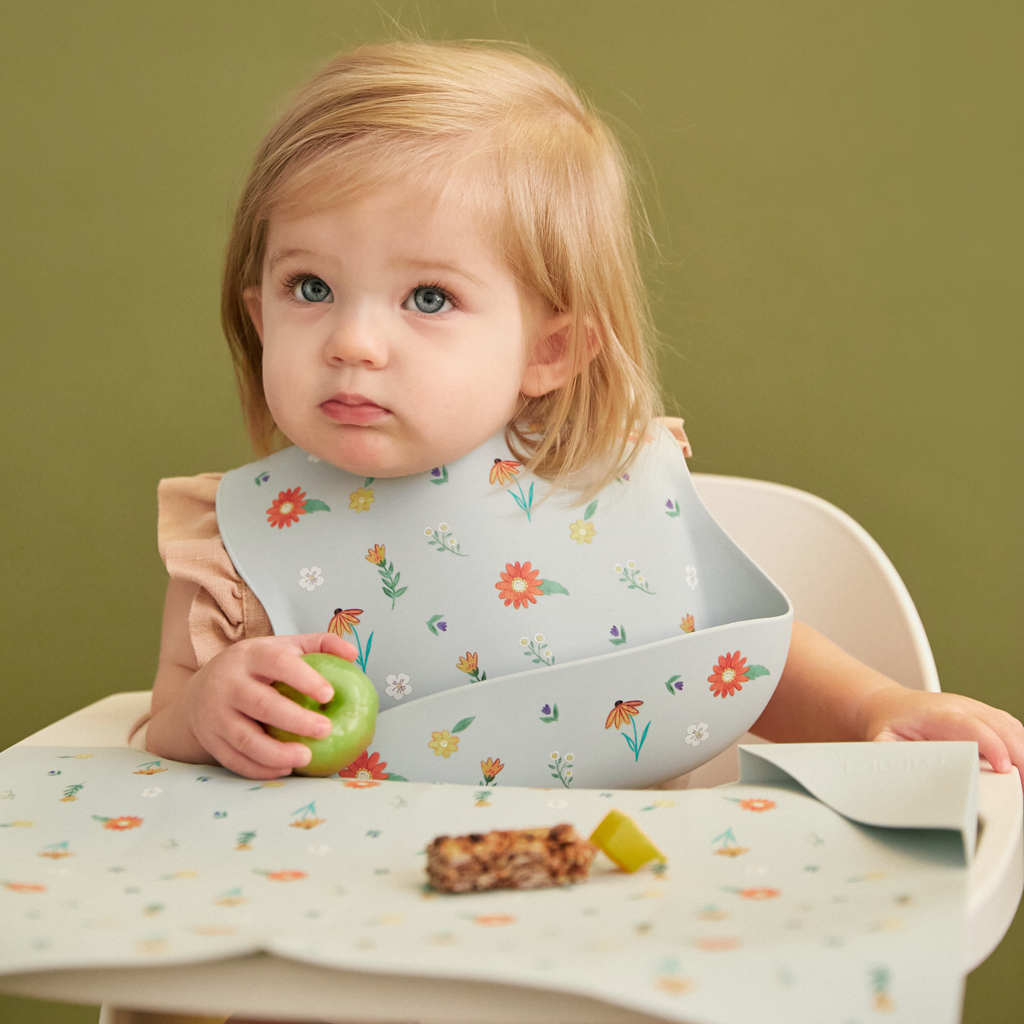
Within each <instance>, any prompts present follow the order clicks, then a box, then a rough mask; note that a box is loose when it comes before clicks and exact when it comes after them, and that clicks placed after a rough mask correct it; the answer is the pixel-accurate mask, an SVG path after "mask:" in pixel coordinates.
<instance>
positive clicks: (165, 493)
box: [156, 473, 223, 549]
mask: <svg viewBox="0 0 1024 1024" xmlns="http://www.w3.org/2000/svg"><path fill="white" fill-rule="evenodd" d="M222 476H223V474H222V473H200V474H198V476H174V477H168V478H166V479H164V480H161V481H160V483H159V485H158V486H157V491H156V495H157V510H158V511H157V543H158V544H159V546H160V548H161V549H162V548H163V547H164V546H165V545H166V544H168V543H170V542H171V541H176V540H211V539H212V538H214V537H217V536H219V531H218V529H217V487H218V485H219V484H220V480H221V477H222Z"/></svg>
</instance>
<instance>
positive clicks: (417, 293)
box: [246, 185, 561, 477]
mask: <svg viewBox="0 0 1024 1024" xmlns="http://www.w3.org/2000/svg"><path fill="white" fill-rule="evenodd" d="M480 219H481V218H480V217H479V216H474V213H473V211H472V210H471V209H467V208H464V207H460V206H458V205H457V204H456V203H454V202H447V203H439V202H438V201H437V200H436V199H434V198H433V197H431V196H429V195H427V194H425V193H423V192H421V191H420V190H418V189H417V188H416V187H414V186H411V185H404V186H402V187H397V186H396V187H392V188H388V189H386V190H384V191H381V192H379V193H375V194H372V195H370V196H368V197H366V198H361V199H357V200H353V201H351V202H347V203H345V204H343V205H341V206H338V207H334V208H331V209H327V210H324V211H319V212H315V213H308V214H302V215H296V216H290V217H284V216H273V217H272V218H271V220H270V227H269V233H268V239H267V253H266V258H265V260H264V266H263V278H262V282H261V286H260V289H259V290H258V291H257V290H255V289H254V290H253V291H252V292H250V293H249V294H248V295H247V296H246V299H247V303H248V306H249V311H250V314H251V315H252V318H253V322H254V323H255V325H256V329H257V331H258V332H259V335H260V339H261V340H262V342H263V386H264V390H265V392H266V397H267V403H268V405H269V407H270V411H271V412H272V413H273V415H274V419H275V421H276V422H277V424H278V426H279V427H280V428H281V430H282V431H283V432H284V434H285V435H286V436H287V437H288V438H289V439H290V440H291V441H293V442H294V443H295V444H297V445H299V446H300V447H301V448H304V449H305V450H306V451H308V452H310V453H311V454H313V455H316V456H318V457H320V458H321V459H324V460H326V461H328V462H331V463H333V464H334V465H336V466H341V467H342V468H343V469H346V470H348V471H349V472H351V473H355V474H357V475H365V476H381V477H387V476H402V475H405V474H410V473H418V472H422V471H424V470H428V469H431V468H432V467H434V466H437V465H441V464H442V463H445V462H451V461H454V460H455V459H457V458H459V457H460V456H462V455H465V454H467V453H468V452H470V451H472V449H474V448H475V447H477V446H478V445H479V444H481V443H482V442H484V441H485V440H486V439H487V438H488V437H490V436H492V435H493V434H495V433H496V432H497V431H499V430H500V429H501V428H503V427H504V426H505V425H506V424H507V423H508V422H509V420H510V418H511V417H512V413H513V410H514V408H515V405H516V401H517V398H518V396H519V393H520V387H521V385H523V381H524V371H525V370H526V368H527V367H528V365H529V363H530V353H531V352H533V351H534V348H535V346H534V344H533V342H534V340H535V338H534V335H536V338H539V339H542V338H544V337H546V336H547V335H548V334H550V332H551V331H552V330H554V329H557V327H558V326H559V325H560V322H561V321H560V320H559V318H557V317H555V316H545V315H543V314H542V313H541V312H540V311H539V310H534V309H533V308H532V307H533V305H534V304H533V303H530V302H524V301H523V297H522V295H521V292H520V289H519V288H518V286H517V284H516V281H515V280H514V278H513V277H512V275H511V273H510V272H509V270H508V268H507V267H506V266H505V265H504V264H503V262H502V261H501V259H500V258H499V256H498V255H497V253H496V252H495V251H494V246H493V243H492V241H491V239H490V237H489V235H488V233H487V232H486V231H485V230H484V228H482V227H481V226H480V224H479V221H480ZM528 334H529V336H528ZM542 347H543V346H542ZM528 393H536V394H540V393H543V391H537V390H536V387H533V389H532V390H530V389H529V388H528Z"/></svg>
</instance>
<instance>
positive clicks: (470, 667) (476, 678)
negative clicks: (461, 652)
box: [455, 651, 487, 683]
mask: <svg viewBox="0 0 1024 1024" xmlns="http://www.w3.org/2000/svg"><path fill="white" fill-rule="evenodd" d="M455 667H456V668H457V669H458V670H459V671H460V672H465V673H466V675H467V676H472V677H473V682H474V683H482V682H483V681H484V680H485V679H486V678H487V673H486V672H481V671H480V656H479V655H478V654H477V652H476V651H466V656H465V657H464V658H461V657H460V658H459V660H458V663H457V664H456V666H455Z"/></svg>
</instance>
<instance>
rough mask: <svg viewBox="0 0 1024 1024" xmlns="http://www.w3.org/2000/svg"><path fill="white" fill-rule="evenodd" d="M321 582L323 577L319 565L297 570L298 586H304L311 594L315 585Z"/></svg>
mask: <svg viewBox="0 0 1024 1024" xmlns="http://www.w3.org/2000/svg"><path fill="white" fill-rule="evenodd" d="M323 582H324V578H323V574H322V573H321V571H320V567H319V566H316V565H314V566H311V567H310V568H308V569H301V570H300V571H299V586H300V587H305V589H306V590H308V591H309V592H310V593H311V594H312V593H313V591H314V590H316V588H317V587H319V586H322V585H323Z"/></svg>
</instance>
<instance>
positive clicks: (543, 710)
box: [540, 704, 551, 715]
mask: <svg viewBox="0 0 1024 1024" xmlns="http://www.w3.org/2000/svg"><path fill="white" fill-rule="evenodd" d="M540 713H541V714H542V715H550V714H551V705H550V704H545V705H544V707H542V708H541V709H540Z"/></svg>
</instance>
